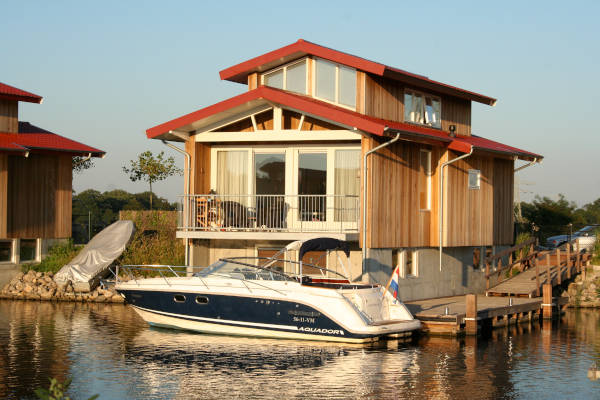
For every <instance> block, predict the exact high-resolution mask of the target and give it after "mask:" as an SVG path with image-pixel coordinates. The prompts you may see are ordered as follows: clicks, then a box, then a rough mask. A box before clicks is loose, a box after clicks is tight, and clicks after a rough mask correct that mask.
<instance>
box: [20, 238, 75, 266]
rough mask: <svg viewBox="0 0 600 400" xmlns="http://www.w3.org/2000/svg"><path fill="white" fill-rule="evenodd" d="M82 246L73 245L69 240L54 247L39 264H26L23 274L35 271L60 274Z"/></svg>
mask: <svg viewBox="0 0 600 400" xmlns="http://www.w3.org/2000/svg"><path fill="white" fill-rule="evenodd" d="M82 248H83V247H82V246H76V245H74V244H73V240H71V239H69V241H68V242H67V243H64V244H58V245H56V246H52V247H51V248H50V250H49V251H48V256H46V257H45V258H44V259H43V260H42V262H41V263H39V264H25V265H23V266H21V270H22V271H23V272H27V271H29V270H34V271H36V272H52V273H56V272H58V271H59V270H60V269H61V268H62V267H63V266H64V265H65V264H67V263H68V262H69V261H71V260H72V259H73V258H74V257H75V256H76V255H77V254H78V253H79V252H80V251H81V249H82Z"/></svg>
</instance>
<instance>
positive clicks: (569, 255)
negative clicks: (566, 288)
mask: <svg viewBox="0 0 600 400" xmlns="http://www.w3.org/2000/svg"><path fill="white" fill-rule="evenodd" d="M567 279H571V245H570V244H568V243H567Z"/></svg>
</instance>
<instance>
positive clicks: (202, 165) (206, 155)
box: [185, 136, 210, 194]
mask: <svg viewBox="0 0 600 400" xmlns="http://www.w3.org/2000/svg"><path fill="white" fill-rule="evenodd" d="M185 151H187V152H188V153H189V154H190V155H191V160H190V161H191V166H192V173H191V179H190V181H191V182H190V193H191V194H206V193H208V192H209V191H210V144H208V143H196V142H195V141H194V136H192V137H190V139H189V140H188V141H187V142H186V144H185Z"/></svg>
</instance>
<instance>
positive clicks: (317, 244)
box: [298, 237, 350, 260]
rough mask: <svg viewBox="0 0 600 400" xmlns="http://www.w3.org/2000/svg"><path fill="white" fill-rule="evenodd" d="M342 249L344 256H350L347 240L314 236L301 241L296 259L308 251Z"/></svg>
mask: <svg viewBox="0 0 600 400" xmlns="http://www.w3.org/2000/svg"><path fill="white" fill-rule="evenodd" d="M327 250H342V251H343V252H344V254H346V257H350V245H349V244H348V242H345V241H343V240H338V239H333V238H327V237H323V238H315V239H310V240H307V241H305V242H304V243H302V246H301V247H300V254H299V256H298V259H300V260H302V258H303V257H304V255H305V254H306V253H308V252H309V251H327Z"/></svg>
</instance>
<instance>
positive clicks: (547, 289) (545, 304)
mask: <svg viewBox="0 0 600 400" xmlns="http://www.w3.org/2000/svg"><path fill="white" fill-rule="evenodd" d="M542 310H543V314H544V319H552V285H550V284H549V283H546V284H545V285H544V296H543V298H542Z"/></svg>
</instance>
